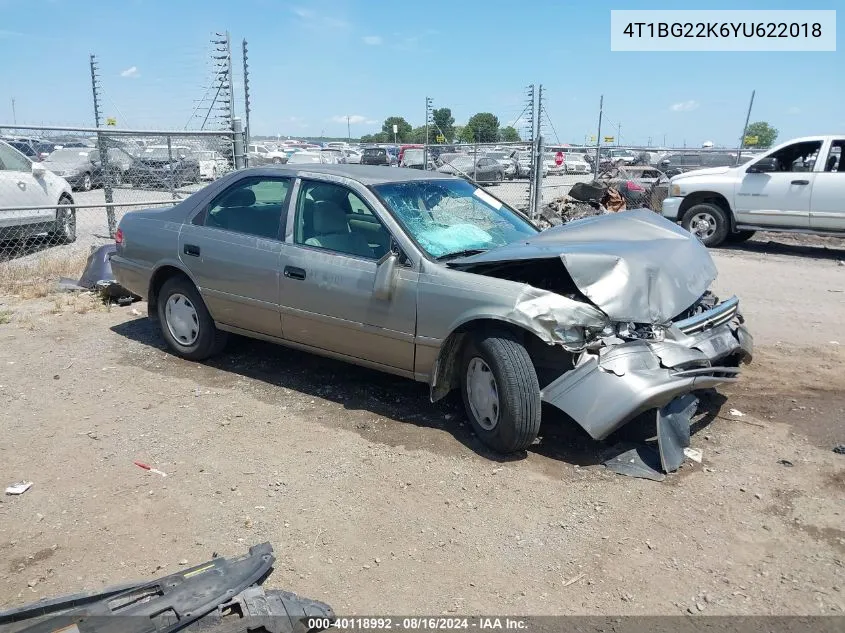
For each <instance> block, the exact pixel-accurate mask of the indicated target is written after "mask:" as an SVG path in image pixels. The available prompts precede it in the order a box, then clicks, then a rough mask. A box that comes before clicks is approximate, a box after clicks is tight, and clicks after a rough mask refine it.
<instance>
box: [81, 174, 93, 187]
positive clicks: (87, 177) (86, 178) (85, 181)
mask: <svg viewBox="0 0 845 633" xmlns="http://www.w3.org/2000/svg"><path fill="white" fill-rule="evenodd" d="M79 188H80V189H82V191H91V189H93V188H94V180H93V179H92V178H91V174H90V173H88V172H87V171H86V172H85V173H84V174H83V175H82V182H81V183H80V184H79Z"/></svg>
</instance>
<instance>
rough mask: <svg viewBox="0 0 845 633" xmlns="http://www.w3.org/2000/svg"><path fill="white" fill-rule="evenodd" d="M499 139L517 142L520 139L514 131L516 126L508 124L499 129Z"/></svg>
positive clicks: (504, 141)
mask: <svg viewBox="0 0 845 633" xmlns="http://www.w3.org/2000/svg"><path fill="white" fill-rule="evenodd" d="M499 140H500V141H501V142H502V143H518V142H519V141H521V140H522V139H521V138H519V132H517V131H516V128H515V127H513V126H512V125H509V126H507V127H503V128H502V129H501V130H499Z"/></svg>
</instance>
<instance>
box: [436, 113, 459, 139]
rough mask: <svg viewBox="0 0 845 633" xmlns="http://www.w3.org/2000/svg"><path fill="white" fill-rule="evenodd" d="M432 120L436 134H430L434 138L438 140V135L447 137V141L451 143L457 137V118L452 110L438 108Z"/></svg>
mask: <svg viewBox="0 0 845 633" xmlns="http://www.w3.org/2000/svg"><path fill="white" fill-rule="evenodd" d="M431 118H432V119H433V120H434V125H433V126H432V127H434V132H433V134H430V136H431V137H432V138H437V135H438V134H442V135H443V136H445V137H446V141H447V142H448V141H451V140H452V138H454V136H455V117H453V116H452V110H451V109H449V108H437V109H436V110H433V111H432V112H431Z"/></svg>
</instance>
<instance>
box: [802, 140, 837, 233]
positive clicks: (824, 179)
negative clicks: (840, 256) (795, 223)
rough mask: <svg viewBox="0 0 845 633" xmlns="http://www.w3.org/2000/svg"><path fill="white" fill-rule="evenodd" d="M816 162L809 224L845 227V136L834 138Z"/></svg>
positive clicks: (819, 227) (822, 227)
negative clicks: (844, 161)
mask: <svg viewBox="0 0 845 633" xmlns="http://www.w3.org/2000/svg"><path fill="white" fill-rule="evenodd" d="M825 155H826V156H827V158H825V159H824V160H818V161H817V164H816V166H815V169H814V172H815V182H813V191H812V195H811V198H810V228H811V229H816V230H819V231H845V164H843V162H842V159H843V155H845V137H840V138H835V139H833V141H832V142H831V143H830V146H829V147H828V149H827V150H826V152H825Z"/></svg>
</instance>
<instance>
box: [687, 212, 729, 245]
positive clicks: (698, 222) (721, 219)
mask: <svg viewBox="0 0 845 633" xmlns="http://www.w3.org/2000/svg"><path fill="white" fill-rule="evenodd" d="M681 225H682V226H683V227H684V228H685V229H686V230H687V231H689V232H690V233H692V234H693V235H695V236H696V237H697V238H698V239H699V240H701V243H702V244H704V245H705V246H707V247H711V246H718V245H719V244H721V243H722V242H724V241H725V238H726V237H727V236H728V232H729V231H730V229H731V225H730V221H729V219H728V214H727V213H725V210H724V209H722V208H721V207H719V206H717V205H715V204H712V203H710V202H702V203H700V204H694V205H693V206H691V207H690V208H689V209H687V212H686V213H684V217H683V218H682V219H681Z"/></svg>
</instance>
